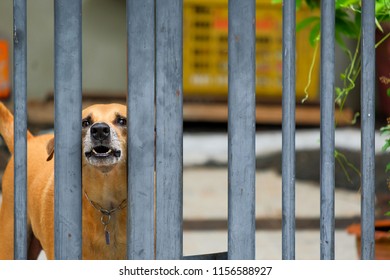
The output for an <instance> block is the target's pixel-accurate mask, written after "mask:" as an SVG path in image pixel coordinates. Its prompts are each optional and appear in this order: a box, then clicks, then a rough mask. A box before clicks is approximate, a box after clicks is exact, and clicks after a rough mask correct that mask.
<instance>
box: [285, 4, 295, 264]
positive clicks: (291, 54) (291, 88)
mask: <svg viewBox="0 0 390 280" xmlns="http://www.w3.org/2000/svg"><path fill="white" fill-rule="evenodd" d="M295 25H296V16H295V1H293V0H287V1H284V3H283V95H282V108H283V113H282V146H283V150H282V258H283V259H284V260H291V259H295V98H296V92H295V78H296V75H295V70H296V69H295Z"/></svg>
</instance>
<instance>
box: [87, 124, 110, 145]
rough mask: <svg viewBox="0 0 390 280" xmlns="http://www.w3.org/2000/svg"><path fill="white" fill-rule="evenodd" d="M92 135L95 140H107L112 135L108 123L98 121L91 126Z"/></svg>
mask: <svg viewBox="0 0 390 280" xmlns="http://www.w3.org/2000/svg"><path fill="white" fill-rule="evenodd" d="M91 135H92V137H93V138H94V139H95V140H100V141H102V140H107V139H108V138H109V136H110V127H109V126H108V125H107V124H106V123H96V124H94V125H93V126H92V127H91Z"/></svg>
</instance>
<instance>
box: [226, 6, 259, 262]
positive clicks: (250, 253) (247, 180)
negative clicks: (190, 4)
mask: <svg viewBox="0 0 390 280" xmlns="http://www.w3.org/2000/svg"><path fill="white" fill-rule="evenodd" d="M228 8H229V39H228V42H229V43H228V44H229V75H228V76H229V97H228V99H229V100H228V104H229V105H228V106H229V116H228V121H229V124H228V130H229V131H228V147H229V148H228V159H229V167H228V171H229V175H228V177H229V187H228V195H229V199H228V200H229V201H228V205H229V210H228V215H229V222H228V224H229V231H228V258H229V259H254V258H255V172H256V160H255V132H256V121H255V118H256V116H255V30H256V3H255V1H254V0H246V1H242V0H229V7H228Z"/></svg>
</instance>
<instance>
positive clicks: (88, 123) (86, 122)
mask: <svg viewBox="0 0 390 280" xmlns="http://www.w3.org/2000/svg"><path fill="white" fill-rule="evenodd" d="M90 125H91V121H90V120H83V122H82V123H81V126H82V127H83V128H86V127H88V126H90Z"/></svg>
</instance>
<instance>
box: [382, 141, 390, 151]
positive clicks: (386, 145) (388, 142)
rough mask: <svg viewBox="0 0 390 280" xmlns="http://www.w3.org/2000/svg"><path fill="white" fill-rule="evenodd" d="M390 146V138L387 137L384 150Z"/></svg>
mask: <svg viewBox="0 0 390 280" xmlns="http://www.w3.org/2000/svg"><path fill="white" fill-rule="evenodd" d="M389 147H390V139H386V141H385V144H384V145H383V147H382V151H383V152H385V151H386V150H387V149H388V148H389Z"/></svg>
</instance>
